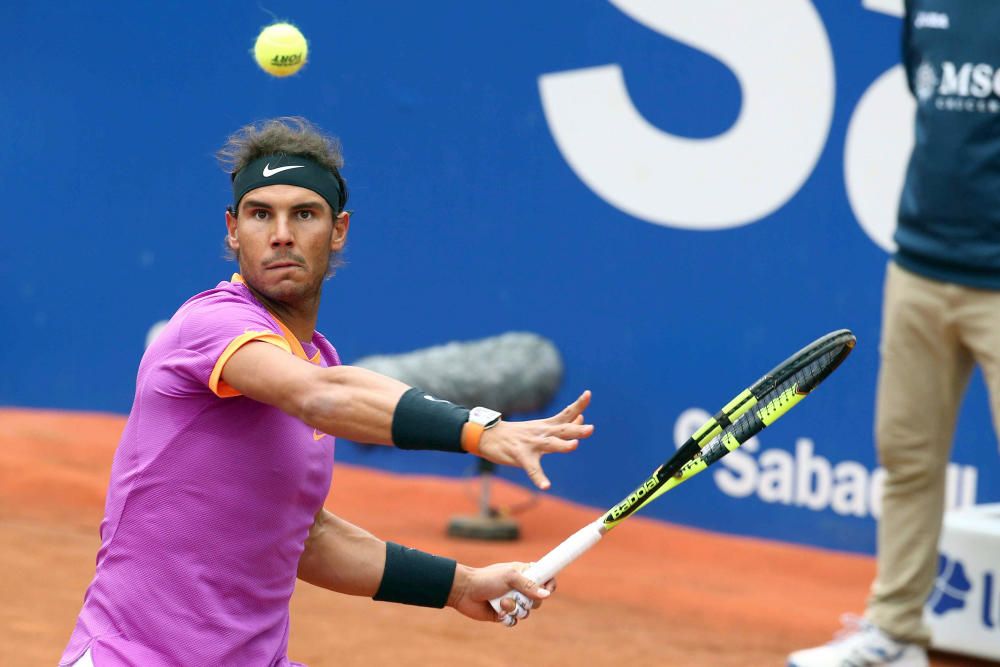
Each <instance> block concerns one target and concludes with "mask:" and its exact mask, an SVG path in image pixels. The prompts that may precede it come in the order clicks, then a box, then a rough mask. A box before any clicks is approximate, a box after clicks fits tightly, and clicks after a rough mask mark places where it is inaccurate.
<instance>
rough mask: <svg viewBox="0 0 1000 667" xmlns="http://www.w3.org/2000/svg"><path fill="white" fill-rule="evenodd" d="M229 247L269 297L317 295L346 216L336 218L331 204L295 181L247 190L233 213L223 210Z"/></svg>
mask: <svg viewBox="0 0 1000 667" xmlns="http://www.w3.org/2000/svg"><path fill="white" fill-rule="evenodd" d="M226 225H227V227H228V230H229V236H228V239H227V241H228V243H229V247H230V248H232V250H233V251H234V252H235V253H236V256H237V258H238V259H239V263H240V273H241V274H242V275H243V278H244V280H246V281H247V282H248V283H249V284H250V285H251V286H253V287H254V289H256V290H257V291H259V292H261V293H262V294H264V295H265V296H267V297H268V298H269V299H273V300H275V301H279V302H282V303H289V304H291V303H296V302H300V301H304V300H310V299H315V298H316V297H317V296H318V294H319V291H320V287H321V286H322V284H323V279H324V278H325V277H326V274H327V271H328V270H329V267H330V253H332V252H338V251H340V250H342V249H343V247H344V243H345V242H346V241H347V228H348V225H349V220H348V217H347V214H345V213H342V214H341V215H339V216H338V217H336V218H334V216H333V212H332V211H331V210H330V206H329V204H327V203H326V201H325V200H324V199H323V198H322V197H320V196H319V195H318V194H316V193H315V192H313V191H312V190H307V189H306V188H300V187H299V186H297V185H269V186H267V187H263V188H257V189H256V190H251V191H250V192H248V193H247V194H246V195H245V196H244V197H243V200H242V201H241V202H240V208H239V210H238V211H237V215H236V217H235V218H234V217H233V216H232V215H230V214H228V213H227V214H226Z"/></svg>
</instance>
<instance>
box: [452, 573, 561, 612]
mask: <svg viewBox="0 0 1000 667" xmlns="http://www.w3.org/2000/svg"><path fill="white" fill-rule="evenodd" d="M525 568H527V564H526V563H497V564H495V565H488V566H486V567H480V568H476V567H469V566H467V565H462V564H459V565H458V567H457V568H456V570H455V583H454V585H453V586H452V589H451V595H449V596H448V606H449V607H454V608H455V609H456V610H458V611H459V612H461V613H462V614H465V615H466V616H468V617H469V618H472V619H475V620H477V621H502V620H504V618H505V616H498V615H497V612H495V611H494V610H493V607H492V606H491V605H490V600H492V599H493V598H495V597H497V596H499V595H503V594H505V593H509V592H510V591H516V592H517V593H520V594H521V595H523V596H524V597H525V598H527V599H528V600H530V607H528V608H525V607H524V606H521V605H518V604H517V603H516V602H515V600H514V598H513V597H505V598H504V599H503V600H501V601H500V607H501V608H502V609H503V611H504V613H505V614H507V615H512V616H511V618H512V620H513V622H508V624H509V625H514V624H516V623H517V620H518V619H522V618H527V616H528V613H529V609H538V608H539V607H540V606H541V605H542V600H544V599H546V598H547V597H549V596H550V595H551V594H552V592H553V591H555V589H556V580H555V579H552V580H551V581H548V582H546V583H545V585H541V584H536V583H535V582H533V581H532V580H531V579H528V578H527V577H525V576H524V575H523V574H521V572H522V570H524V569H525Z"/></svg>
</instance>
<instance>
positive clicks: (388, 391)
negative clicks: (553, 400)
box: [222, 341, 593, 488]
mask: <svg viewBox="0 0 1000 667" xmlns="http://www.w3.org/2000/svg"><path fill="white" fill-rule="evenodd" d="M222 380H223V381H224V382H225V383H226V384H227V385H229V386H230V387H232V388H233V389H235V390H236V391H237V392H239V393H241V394H243V395H244V396H247V397H249V398H252V399H254V400H257V401H260V402H262V403H267V404H268V405H273V406H275V407H277V408H279V409H281V410H283V411H284V412H286V413H288V414H290V415H293V416H295V417H297V418H299V419H301V420H302V421H304V422H305V423H306V424H309V425H310V426H312V427H313V428H316V429H318V430H320V431H322V432H323V433H328V434H330V435H333V436H338V437H344V438H348V439H350V440H354V441H356V442H366V443H372V444H383V445H391V444H398V443H394V442H393V418H394V415H395V412H396V407H397V406H398V405H399V403H400V399H401V398H402V397H403V394H405V393H406V392H407V391H408V390H409V389H410V387H408V386H407V385H405V384H403V383H402V382H399V381H398V380H395V379H392V378H389V377H386V376H384V375H380V374H378V373H375V372H373V371H369V370H366V369H363V368H358V367H356V366H334V367H330V368H323V367H320V366H316V365H314V364H311V363H309V362H307V361H304V360H302V359H299V358H297V357H295V356H293V355H291V354H288V352H287V351H285V350H282V349H281V348H279V347H277V346H275V345H272V344H270V343H267V342H263V341H251V342H249V343H247V344H245V345H243V346H242V347H240V348H239V349H238V350H236V351H235V352H234V353H233V354H232V356H230V357H229V359H228V360H227V361H226V362H225V366H224V367H223V369H222ZM589 403H590V392H584V393H583V394H582V395H581V396H580V397H579V398H578V399H577V400H576V401H574V402H573V403H572V404H570V405H569V406H567V407H566V408H565V409H564V410H562V411H560V412H559V413H557V414H556V415H553V416H552V417H550V418H548V419H538V420H532V421H525V422H508V421H501V422H500V423H499V424H497V426H495V427H494V428H491V429H489V430H488V431H486V432H485V433H484V434H483V436H482V440H481V441H480V445H479V452H478V453H479V454H480V456H482V457H483V458H486V459H488V460H490V461H493V462H494V463H501V464H504V465H514V466H518V467H520V468H523V469H524V470H525V471H526V472H527V473H528V476H529V477H530V478H531V480H532V481H533V482H534V483H535V484H536V485H537V486H539V487H540V488H548V486H549V481H548V479H547V478H546V477H545V475H544V473H543V471H542V467H541V464H540V459H541V457H542V456H543V455H544V454H548V453H550V452H568V451H572V450H573V449H575V448H576V446H577V444H578V441H579V439H580V438H586V437H589V436H590V434H591V433H592V432H593V426H591V425H589V424H584V423H583V411H584V410H585V409H586V407H587V405H588V404H589Z"/></svg>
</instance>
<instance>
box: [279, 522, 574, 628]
mask: <svg viewBox="0 0 1000 667" xmlns="http://www.w3.org/2000/svg"><path fill="white" fill-rule="evenodd" d="M387 553H388V552H387V544H386V542H384V541H382V540H380V539H379V538H377V537H375V536H374V535H372V534H371V533H369V532H368V531H366V530H364V529H363V528H360V527H358V526H355V525H354V524H352V523H350V522H348V521H345V520H344V519H342V518H340V517H338V516H336V515H335V514H333V513H331V512H329V511H328V510H326V509H321V510H320V511H319V513H317V514H316V518H315V520H314V522H313V525H312V527H311V528H310V530H309V537H308V538H307V539H306V544H305V550H304V551H303V553H302V557H301V558H300V559H299V569H298V577H299V579H302V580H303V581H306V582H308V583H310V584H313V585H314V586H319V587H321V588H326V589H328V590H331V591H336V592H338V593H346V594H348V595H362V596H365V597H375V596H376V595H378V594H380V593H383V594H384V595H385V597H384V598H383V599H390V600H392V601H396V602H403V603H407V602H408V601H407V600H405V599H394V600H393V597H398V596H400V595H402V597H405V595H406V593H405V586H404V588H403V592H402V593H400V587H399V585H398V583H397V585H396V591H395V592H392V591H387V590H386V588H387V587H386V586H383V577H384V576H385V574H386V561H387ZM428 558H430V559H435V560H437V561H444V559H438V558H436V557H433V556H430V555H429V554H420V559H419V560H417V561H416V562H417V565H410V564H407V563H403V564H402V565H400V564H399V563H396V564H395V565H394V567H395V568H396V570H395V572H394V577H395V578H397V579H399V578H403V579H404V580H405V578H406V575H407V572H408V570H407V568H415V567H419V564H420V563H421V562H424V561H426V560H427V559H428ZM523 568H524V565H523V564H521V563H498V564H495V565H490V566H487V567H483V568H475V567H469V566H467V565H462V564H461V563H455V564H454V570H453V572H454V575H453V576H452V577H451V578H450V580H449V581H447V582H445V584H444V585H445V588H442V591H441V593H442V595H441V603H442V604H441V605H426V604H425V605H424V606H442V605H443V606H448V607H453V608H455V609H456V610H458V611H459V612H461V613H462V614H464V615H466V616H468V617H470V618H473V619H476V620H480V621H495V620H498V619H497V614H496V612H494V611H493V608H492V607H491V606H490V604H489V600H490V599H491V598H495V597H497V596H498V595H503V594H504V593H506V592H508V591H510V590H516V591H519V592H521V593H522V594H524V595H526V596H527V597H529V598H531V599H532V600H534V601H535V602H534V608H536V609H537V608H538V606H539V604H541V601H542V600H543V599H544V598H546V597H548V595H549V594H550V592H551V591H552V590H553V589H554V588H555V582H554V581H552V582H548V584H546V585H545V586H541V585H538V584H536V583H535V582H533V581H531V580H530V579H528V578H527V577H525V576H524V575H522V574H521V570H522V569H523ZM449 572H450V570H449ZM412 574H413V576H414V578H417V579H419V577H421V576H422V575H423V572H421V571H420V570H418V569H414V570H412ZM409 603H410V604H420V603H418V602H412V601H411V602H409ZM501 607H502V608H503V609H504V610H505V611H514V610H515V604H514V600H513V599H512V598H505V599H504V600H503V601H502V602H501Z"/></svg>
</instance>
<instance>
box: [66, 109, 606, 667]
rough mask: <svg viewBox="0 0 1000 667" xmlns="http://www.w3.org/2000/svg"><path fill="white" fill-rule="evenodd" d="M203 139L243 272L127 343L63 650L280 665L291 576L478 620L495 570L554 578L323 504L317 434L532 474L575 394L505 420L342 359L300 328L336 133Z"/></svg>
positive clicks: (125, 661)
mask: <svg viewBox="0 0 1000 667" xmlns="http://www.w3.org/2000/svg"><path fill="white" fill-rule="evenodd" d="M220 157H222V158H223V159H224V160H228V164H229V165H230V168H231V174H232V186H233V205H232V207H231V208H230V209H229V210H228V211H227V213H226V225H227V236H226V243H227V245H228V247H229V248H230V249H231V250H232V251H233V253H234V254H235V256H236V259H237V261H238V262H239V268H240V273H239V274H236V275H234V276H233V278H232V280H230V281H228V282H222V283H219V285H217V286H216V287H215V288H214V289H211V290H208V291H207V292H202V293H201V294H198V295H196V296H194V297H192V298H191V299H190V300H188V301H187V303H185V304H184V305H183V306H181V308H180V309H179V310H178V311H177V313H176V314H175V315H174V317H173V318H172V319H171V320H170V322H169V324H168V325H167V326H166V328H165V329H164V330H163V332H162V333H161V334H160V335H159V337H158V338H157V339H156V340H155V341H154V342H153V344H152V345H150V347H149V348H148V350H147V351H146V354H145V355H144V357H143V359H142V362H141V364H140V366H139V374H138V378H137V382H136V395H135V402H134V404H133V407H132V412H131V414H130V415H129V419H128V423H127V425H126V427H125V431H124V433H123V434H122V439H121V442H120V443H119V446H118V450H117V452H116V454H115V459H114V464H113V467H112V471H111V482H110V486H109V488H108V497H107V504H106V508H105V517H104V520H103V522H102V523H101V540H102V544H101V548H100V551H99V552H98V556H97V571H96V574H95V576H94V580H93V582H92V583H91V585H90V587H89V588H88V590H87V593H86V596H85V599H84V603H83V609H82V611H81V612H80V615H79V617H78V619H77V623H76V627H75V629H74V631H73V634H72V636H71V638H70V641H69V645H68V646H67V647H66V650H65V652H64V653H63V656H62V662H61V664H63V665H90V664H95V665H98V667H105V666H108V665H141V666H143V667H157V666H164V667H166V666H168V665H169V666H176V665H213V666H215V665H239V666H249V665H290V664H294V663H290V662H289V660H288V658H287V657H286V652H287V647H288V629H289V606H288V605H289V599H290V598H291V595H292V590H293V588H294V585H295V579H296V576H298V577H299V578H301V579H303V580H304V581H308V582H310V583H312V584H315V585H317V586H322V587H325V588H328V589H330V590H333V591H338V592H341V593H348V594H351V595H365V596H369V597H373V598H374V599H376V600H386V601H392V602H399V603H404V604H413V605H421V606H430V607H444V606H451V607H454V608H455V609H457V610H458V611H459V612H461V613H463V614H465V615H467V616H469V617H471V618H474V619H478V620H498V619H497V615H496V613H495V612H494V611H493V610H492V608H491V607H490V605H489V602H488V600H490V599H491V598H493V597H496V596H498V595H502V594H504V593H505V592H507V591H508V590H510V589H514V590H516V591H520V592H521V593H524V594H525V595H527V596H528V597H530V598H532V599H533V600H536V601H538V600H541V599H542V598H544V597H547V595H548V593H549V591H550V590H551V588H552V584H551V583H549V584H548V585H547V586H538V585H536V584H534V583H533V582H531V581H530V580H528V579H527V578H525V577H524V576H522V575H521V574H520V571H519V570H518V566H517V565H516V564H500V565H493V566H490V567H486V568H473V567H468V566H465V565H458V564H456V563H455V561H453V560H450V559H446V558H440V557H437V556H432V555H430V554H426V553H423V552H420V551H417V550H414V549H408V548H406V547H403V546H400V545H398V544H394V543H391V542H389V543H386V542H383V541H382V540H380V539H378V538H376V537H374V536H373V535H371V534H369V533H367V532H365V531H364V530H362V529H361V528H358V527H357V526H354V525H351V524H350V523H348V522H347V521H344V520H343V519H341V518H339V517H336V516H334V515H332V514H331V513H329V512H327V511H326V510H325V509H323V500H324V499H325V497H326V495H327V491H328V489H329V485H330V479H331V473H332V468H333V451H334V448H333V438H334V436H345V437H349V438H351V439H354V440H358V441H361V442H369V443H381V444H394V445H396V446H397V447H401V448H406V449H437V450H446V451H454V452H462V451H469V452H475V453H478V454H480V455H481V456H483V457H485V458H487V459H489V460H491V461H494V462H496V463H504V464H512V465H518V466H521V467H523V468H524V469H525V470H526V471H527V473H528V475H529V476H530V477H531V479H532V481H534V482H535V484H537V485H538V486H539V487H542V488H546V487H548V485H549V482H548V480H547V479H546V477H545V475H544V473H543V472H542V469H541V466H540V464H539V460H540V457H541V456H542V455H543V454H546V453H549V452H566V451H570V450H572V449H573V448H574V447H575V446H576V445H577V442H578V439H579V438H585V437H588V436H589V435H590V434H591V432H592V430H593V429H592V427H591V426H589V425H584V424H583V416H582V413H583V410H584V409H585V408H586V406H587V404H588V402H589V393H588V392H584V394H583V395H581V396H580V398H579V399H577V400H576V401H575V402H574V403H573V404H572V405H570V406H568V407H567V408H566V409H565V410H563V411H562V412H560V413H559V414H557V415H555V416H553V417H551V418H549V419H543V420H536V421H529V422H507V421H503V420H501V419H500V416H499V414H497V413H494V412H492V411H490V410H488V409H486V408H482V407H478V408H474V409H473V410H471V411H470V410H467V409H465V408H463V407H459V406H456V405H453V404H451V403H448V402H446V401H442V400H440V399H437V398H434V397H433V396H428V395H426V394H424V393H423V392H422V391H420V390H419V389H416V388H410V387H407V386H406V385H404V384H402V383H400V382H397V381H395V380H392V379H390V378H387V377H384V376H381V375H378V374H376V373H373V372H370V371H366V370H363V369H360V368H354V367H349V366H343V365H341V364H340V359H339V358H338V356H337V352H336V351H335V350H334V348H333V346H331V345H330V343H329V342H327V340H326V338H324V337H323V336H322V335H321V334H319V333H318V332H316V331H315V330H314V329H315V326H316V319H317V313H318V310H319V302H320V293H321V289H322V285H323V281H324V278H326V277H327V275H328V273H329V270H330V266H331V257H334V258H335V256H336V254H337V253H339V252H340V251H341V250H342V249H343V247H344V244H345V242H346V240H347V232H348V228H349V224H350V218H349V215H348V213H347V211H345V210H344V205H345V204H346V202H347V189H346V187H345V184H344V179H343V178H342V177H341V175H340V168H341V166H342V158H341V156H340V152H339V149H338V148H337V147H336V144H334V143H333V142H332V141H331V140H330V139H328V138H327V137H325V136H324V135H323V134H321V133H320V132H319V131H318V130H317V129H316V128H315V127H313V126H312V125H310V124H309V123H308V122H307V121H304V120H302V119H279V120H273V121H268V122H265V123H262V124H259V125H252V126H247V127H245V128H243V129H241V130H240V131H239V132H237V133H236V134H234V135H233V136H232V137H230V139H229V141H228V143H227V145H226V146H225V147H224V149H223V150H222V151H220ZM503 606H504V609H505V610H507V611H510V612H512V611H514V609H515V607H514V604H513V600H511V599H506V600H505V601H504V605H503ZM518 613H521V612H518Z"/></svg>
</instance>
